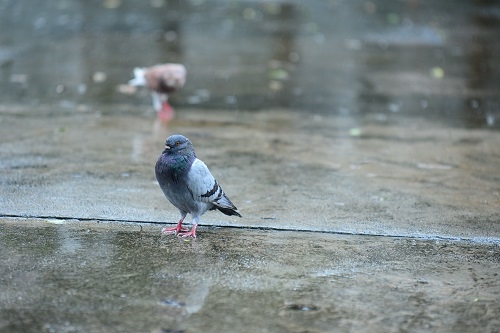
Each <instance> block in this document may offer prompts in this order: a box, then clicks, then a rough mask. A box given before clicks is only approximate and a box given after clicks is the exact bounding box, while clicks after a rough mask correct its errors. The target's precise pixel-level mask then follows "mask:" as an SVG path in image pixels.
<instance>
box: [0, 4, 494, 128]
mask: <svg viewBox="0 0 500 333" xmlns="http://www.w3.org/2000/svg"><path fill="white" fill-rule="evenodd" d="M499 23H500V4H499V3H498V2H496V1H488V0H476V1H473V0H468V1H467V0H454V1H433V0H399V1H387V0H373V1H366V0H349V1H343V0H330V1H327V0H318V1H314V0H308V1H298V0H297V1H266V0H260V1H256V0H246V1H245V0H243V1H219V0H184V1H182V0H92V1H76V0H75V1H72V0H37V1H32V0H0V103H1V104H2V106H1V107H3V109H4V111H5V108H6V107H5V105H6V104H21V105H29V106H33V107H36V106H37V105H40V104H44V105H58V106H59V107H63V108H67V109H70V110H77V111H78V110H79V111H85V110H90V109H93V108H94V107H95V106H96V105H108V106H109V105H111V106H113V105H117V106H118V105H130V106H142V107H144V106H147V105H150V103H151V101H150V98H149V95H148V93H147V92H146V91H145V90H138V91H134V90H133V89H130V88H129V87H127V86H125V85H124V84H126V83H127V81H128V80H129V79H131V78H132V69H133V67H136V66H150V65H154V64H158V63H164V62H179V63H183V64H184V65H185V66H186V67H187V70H188V80H187V84H186V85H185V87H184V89H183V90H182V91H181V92H180V93H178V94H176V95H174V96H173V97H172V98H171V104H172V105H173V106H174V108H176V110H178V111H180V112H182V108H183V107H189V108H202V109H231V110H258V109H265V108H286V109H293V110H297V111H299V112H315V113H329V114H338V115H340V116H344V115H345V116H358V115H359V116H363V115H366V114H370V115H373V116H374V117H376V118H377V119H387V118H396V117H400V116H404V117H425V118H428V119H429V118H431V119H435V120H436V121H440V122H444V123H446V124H448V125H451V126H458V127H468V128H469V127H483V128H494V129H498V128H500V125H499V124H500V121H499V119H498V117H499V116H500V111H499V107H500V89H499V82H500V66H499V61H498V60H499V59H500V43H499V36H500V24H499ZM402 82H404V84H402ZM206 112H209V111H206Z"/></svg>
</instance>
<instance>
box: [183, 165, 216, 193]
mask: <svg viewBox="0 0 500 333" xmlns="http://www.w3.org/2000/svg"><path fill="white" fill-rule="evenodd" d="M187 185H188V188H189V191H190V192H191V194H192V195H193V199H195V200H196V201H201V202H212V201H214V200H216V199H217V197H219V196H220V195H221V193H222V189H221V188H220V186H219V184H218V183H217V181H216V180H215V178H214V176H212V174H211V173H210V170H208V167H207V166H206V165H205V163H203V161H201V160H199V159H195V160H194V162H193V164H192V165H191V169H190V170H189V172H188V174H187Z"/></svg>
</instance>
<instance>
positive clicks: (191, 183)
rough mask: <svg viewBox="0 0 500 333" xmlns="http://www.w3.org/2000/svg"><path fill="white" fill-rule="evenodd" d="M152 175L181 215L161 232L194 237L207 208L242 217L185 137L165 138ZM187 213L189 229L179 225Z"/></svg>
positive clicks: (175, 135)
mask: <svg viewBox="0 0 500 333" xmlns="http://www.w3.org/2000/svg"><path fill="white" fill-rule="evenodd" d="M155 174H156V180H158V184H159V185H160V188H161V189H162V191H163V193H164V194H165V196H166V197H167V199H168V201H170V203H171V204H172V205H174V206H175V207H177V209H178V210H179V212H180V215H181V218H180V220H179V222H177V225H176V226H175V227H173V228H164V229H163V230H162V233H164V234H171V233H173V234H176V235H179V236H182V237H193V238H196V226H197V225H198V222H199V221H200V217H201V215H203V214H204V213H205V212H206V211H207V210H215V209H218V210H220V211H221V212H222V213H224V214H226V215H236V216H239V217H241V215H240V213H239V212H238V209H237V208H236V207H235V206H234V205H233V203H232V202H231V200H229V198H228V197H227V196H226V194H224V191H223V190H222V188H221V187H220V185H219V183H218V182H217V181H216V180H215V178H214V176H212V174H211V173H210V170H208V167H207V166H206V165H205V163H203V162H202V161H201V160H199V159H198V158H196V155H195V152H194V148H193V144H192V143H191V141H189V139H188V138H186V137H185V136H183V135H180V134H174V135H172V136H169V137H168V138H167V140H166V141H165V150H163V152H162V153H161V155H160V157H159V158H158V161H157V162H156V166H155ZM187 214H191V215H192V218H193V222H192V225H193V226H192V228H191V230H189V231H188V229H186V228H184V227H183V226H182V222H183V221H184V218H185V217H186V215H187Z"/></svg>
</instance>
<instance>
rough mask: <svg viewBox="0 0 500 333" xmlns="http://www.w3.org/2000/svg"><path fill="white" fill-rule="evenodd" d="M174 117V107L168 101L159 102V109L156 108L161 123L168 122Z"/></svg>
mask: <svg viewBox="0 0 500 333" xmlns="http://www.w3.org/2000/svg"><path fill="white" fill-rule="evenodd" d="M173 117H174V109H172V107H171V106H170V104H168V102H163V103H162V104H161V109H160V110H158V120H160V121H161V122H163V123H167V122H169V121H170V120H171V119H172V118H173Z"/></svg>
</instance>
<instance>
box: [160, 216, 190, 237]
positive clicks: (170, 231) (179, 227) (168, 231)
mask: <svg viewBox="0 0 500 333" xmlns="http://www.w3.org/2000/svg"><path fill="white" fill-rule="evenodd" d="M184 231H188V229H187V228H184V227H182V219H181V220H180V221H179V222H177V225H176V226H175V227H172V228H163V229H162V230H161V232H162V233H163V234H165V235H168V234H174V235H179V234H181V232H184Z"/></svg>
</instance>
